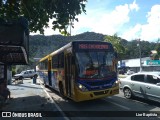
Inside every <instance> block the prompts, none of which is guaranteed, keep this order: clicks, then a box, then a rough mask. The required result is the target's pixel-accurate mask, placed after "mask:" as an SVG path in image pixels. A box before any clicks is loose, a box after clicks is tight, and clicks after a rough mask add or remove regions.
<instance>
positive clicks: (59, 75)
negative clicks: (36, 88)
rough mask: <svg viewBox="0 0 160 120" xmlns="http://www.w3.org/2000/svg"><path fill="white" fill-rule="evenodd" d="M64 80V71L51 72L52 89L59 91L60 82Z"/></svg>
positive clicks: (54, 70)
mask: <svg viewBox="0 0 160 120" xmlns="http://www.w3.org/2000/svg"><path fill="white" fill-rule="evenodd" d="M63 80H64V69H62V68H61V69H52V70H51V81H52V86H51V87H52V88H53V89H55V90H57V91H59V82H60V81H63Z"/></svg>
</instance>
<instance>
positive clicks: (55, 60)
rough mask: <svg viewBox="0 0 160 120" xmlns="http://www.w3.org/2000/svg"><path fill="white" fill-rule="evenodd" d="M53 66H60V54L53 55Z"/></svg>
mask: <svg viewBox="0 0 160 120" xmlns="http://www.w3.org/2000/svg"><path fill="white" fill-rule="evenodd" d="M52 67H53V68H58V55H55V56H53V57H52Z"/></svg>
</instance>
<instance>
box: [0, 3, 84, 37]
mask: <svg viewBox="0 0 160 120" xmlns="http://www.w3.org/2000/svg"><path fill="white" fill-rule="evenodd" d="M86 2H87V0H0V18H1V19H2V18H3V19H4V20H13V19H17V18H19V17H20V16H23V17H25V18H26V19H27V20H28V21H29V29H30V31H31V32H36V31H40V33H41V34H43V33H44V27H49V23H48V22H49V20H50V19H52V20H53V22H52V25H53V26H52V28H53V29H54V30H55V29H59V31H60V32H61V33H62V34H66V33H67V31H66V29H67V26H68V25H69V22H70V21H74V20H76V21H78V19H77V18H76V16H77V15H79V14H81V13H82V12H84V13H85V12H86V10H85V4H86ZM72 27H73V26H72Z"/></svg>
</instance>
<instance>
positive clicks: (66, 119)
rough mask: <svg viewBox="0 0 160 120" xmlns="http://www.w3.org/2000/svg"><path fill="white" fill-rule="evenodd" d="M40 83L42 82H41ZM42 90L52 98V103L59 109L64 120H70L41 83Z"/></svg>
mask: <svg viewBox="0 0 160 120" xmlns="http://www.w3.org/2000/svg"><path fill="white" fill-rule="evenodd" d="M39 82H40V80H39ZM40 86H41V88H42V89H43V90H44V92H45V93H46V94H47V96H48V97H49V98H50V100H51V102H52V103H54V105H55V106H56V108H57V109H58V111H60V113H61V115H62V116H63V118H64V120H70V119H69V118H68V117H66V115H65V114H64V112H63V111H62V109H61V108H60V107H59V106H58V104H57V103H56V102H55V101H54V100H53V99H52V97H51V96H50V95H49V93H48V92H47V91H46V90H45V88H44V87H43V86H42V84H41V83H40Z"/></svg>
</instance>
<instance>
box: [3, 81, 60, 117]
mask: <svg viewBox="0 0 160 120" xmlns="http://www.w3.org/2000/svg"><path fill="white" fill-rule="evenodd" d="M8 88H9V89H10V92H11V97H12V98H13V99H9V100H8V103H7V104H6V105H5V106H4V107H3V108H2V110H1V111H2V112H6V111H7V112H30V111H31V112H34V111H35V112H43V111H58V109H57V107H56V105H55V104H54V103H53V100H51V98H50V97H49V96H48V95H47V93H46V92H45V91H44V89H43V88H42V86H41V85H40V83H39V80H38V79H37V84H33V81H32V79H24V80H23V83H22V84H15V83H12V85H8ZM27 115H28V114H27ZM4 119H5V120H6V118H4ZM7 119H8V118H7ZM12 119H13V118H10V120H12ZM14 119H15V120H17V119H16V118H14ZM19 119H22V118H19ZM25 119H26V118H25ZM29 119H31V118H29ZM34 119H35V118H34ZM37 119H38V120H39V118H37ZM42 119H43V120H45V119H47V120H48V119H51V117H50V118H47V117H43V116H42ZM52 119H54V120H55V119H56V117H54V118H52ZM57 119H58V120H59V119H60V120H62V119H63V116H61V117H59V118H57Z"/></svg>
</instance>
